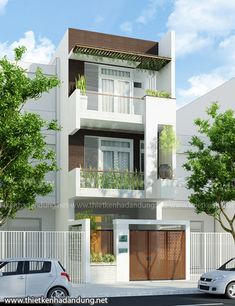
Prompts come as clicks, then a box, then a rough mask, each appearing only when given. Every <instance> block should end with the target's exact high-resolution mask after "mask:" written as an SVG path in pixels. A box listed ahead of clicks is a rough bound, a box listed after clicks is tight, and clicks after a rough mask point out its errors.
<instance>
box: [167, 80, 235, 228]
mask: <svg viewBox="0 0 235 306" xmlns="http://www.w3.org/2000/svg"><path fill="white" fill-rule="evenodd" d="M234 86H235V78H232V79H231V80H229V81H227V82H225V83H224V84H222V85H221V86H219V87H217V88H215V89H213V90H211V91H210V92H208V93H206V94H205V95H203V96H201V97H199V98H197V99H196V100H194V101H192V102H191V103H189V104H187V105H185V106H183V107H181V108H179V109H178V110H177V111H176V122H177V127H176V131H177V137H178V139H179V141H180V144H181V146H180V147H179V148H178V150H177V154H176V164H177V170H176V173H177V180H178V188H177V189H176V197H175V199H174V201H173V207H170V208H167V207H166V208H164V209H163V218H168V219H171V218H173V219H178V218H179V216H182V215H184V217H185V218H186V219H187V220H190V225H191V226H190V228H191V231H194V232H223V229H222V228H221V226H220V224H219V223H218V222H215V221H214V220H213V218H211V217H208V216H207V215H206V214H195V212H194V209H193V207H192V206H191V205H190V203H189V202H188V195H189V191H188V190H187V189H186V188H185V187H184V180H185V177H186V176H187V173H186V171H185V170H184V169H183V168H182V165H183V164H184V163H185V162H186V158H187V154H186V151H187V150H189V149H190V145H189V143H188V142H189V140H190V139H191V137H192V136H193V135H199V134H198V132H197V129H196V127H195V125H194V120H195V119H196V118H207V114H206V108H207V107H209V106H210V105H211V104H212V103H213V102H218V103H219V105H220V112H224V111H226V110H228V109H232V110H234V111H235V104H234V100H235V93H234ZM234 205H235V203H233V204H232V203H231V205H229V206H228V209H229V210H230V209H231V213H232V212H233V213H234V210H235V209H234Z"/></svg>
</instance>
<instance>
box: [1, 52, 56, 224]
mask: <svg viewBox="0 0 235 306" xmlns="http://www.w3.org/2000/svg"><path fill="white" fill-rule="evenodd" d="M25 50H26V49H25V47H18V48H16V49H15V59H16V60H17V61H18V60H20V59H21V57H22V55H23V54H24V52H25ZM58 85H59V80H58V79H57V78H56V77H46V76H44V75H43V73H42V71H41V70H40V69H37V71H36V75H35V77H34V78H30V77H28V76H27V73H26V71H25V70H24V69H22V68H21V67H20V66H18V64H17V62H15V63H12V62H10V61H8V60H7V58H6V57H4V58H2V59H0V199H1V201H2V203H1V206H0V225H2V224H3V223H4V222H5V221H6V220H7V219H8V218H13V217H14V216H15V214H16V212H17V211H18V210H20V209H24V208H30V209H32V208H33V207H34V206H35V202H36V196H38V195H42V196H44V195H47V194H48V193H50V192H51V191H52V190H53V186H52V184H51V183H49V182H47V181H46V180H45V175H46V173H48V172H50V171H55V170H57V166H56V158H55V152H54V151H53V150H50V149H48V147H47V144H46V142H45V137H44V136H43V135H42V133H41V132H42V130H43V129H44V130H45V129H47V130H50V131H52V130H53V131H55V130H58V126H57V123H56V122H55V121H53V122H51V123H50V122H47V121H45V120H43V119H42V118H41V117H40V116H39V115H38V114H35V113H30V112H26V111H24V110H23V107H24V105H25V104H26V102H27V101H28V100H29V99H34V100H35V99H37V98H39V97H40V96H41V94H42V93H43V92H48V91H49V90H50V89H52V88H54V87H55V86H58ZM35 103H36V101H35Z"/></svg>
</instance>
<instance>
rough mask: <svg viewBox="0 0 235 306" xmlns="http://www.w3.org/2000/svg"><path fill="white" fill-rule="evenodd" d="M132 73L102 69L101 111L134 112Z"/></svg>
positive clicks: (100, 83) (100, 84)
mask: <svg viewBox="0 0 235 306" xmlns="http://www.w3.org/2000/svg"><path fill="white" fill-rule="evenodd" d="M132 87H133V85H132V82H131V72H130V71H126V70H122V69H120V70H116V69H111V68H104V67H101V68H100V81H99V88H100V92H101V93H103V95H100V97H99V110H102V111H104V112H118V113H125V114H130V113H132V112H133V105H132V104H133V102H132V100H131V99H130V98H129V97H130V96H131V94H132V91H133V90H132Z"/></svg>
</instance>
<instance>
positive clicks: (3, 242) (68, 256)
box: [0, 231, 85, 284]
mask: <svg viewBox="0 0 235 306" xmlns="http://www.w3.org/2000/svg"><path fill="white" fill-rule="evenodd" d="M84 243H85V241H84V233H83V232H41V231H40V232H36V231H32V232H28V231H27V232H13V231H0V259H4V258H14V257H32V258H37V257H42V258H52V259H53V258H54V259H58V260H60V262H61V263H62V265H63V266H64V267H65V268H66V270H67V271H68V273H69V274H70V277H71V281H72V282H73V283H75V284H79V283H82V282H83V281H84V273H83V267H84V265H83V262H84V258H83V252H82V249H83V248H84Z"/></svg>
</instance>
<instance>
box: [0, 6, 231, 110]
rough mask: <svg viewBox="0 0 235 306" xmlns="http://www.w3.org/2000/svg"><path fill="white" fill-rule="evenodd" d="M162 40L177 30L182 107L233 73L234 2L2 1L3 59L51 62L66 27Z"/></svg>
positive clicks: (0, 48)
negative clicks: (16, 52)
mask: <svg viewBox="0 0 235 306" xmlns="http://www.w3.org/2000/svg"><path fill="white" fill-rule="evenodd" d="M69 27H70V28H77V29H83V30H91V31H97V32H103V33H108V34H113V35H123V36H130V37H135V38H140V39H146V40H154V41H159V40H160V39H161V37H162V36H164V34H165V33H167V32H168V31H170V30H174V31H175V33H176V98H177V105H178V107H180V106H183V105H184V104H186V103H188V102H190V101H193V100H194V99H196V98H197V97H199V96H201V95H203V94H205V93H206V92H208V91H210V90H212V89H213V88H215V87H217V86H219V85H221V84H222V83H224V82H226V81H227V80H229V79H231V78H232V77H234V76H235V0H207V1H199V0H145V1H143V0H117V1H111V0H86V1H84V0H83V1H82V0H0V57H1V56H4V55H7V56H9V57H11V56H12V53H13V52H12V50H13V49H14V48H15V47H16V46H17V45H25V46H26V47H27V54H26V55H25V58H24V60H25V61H30V62H31V61H32V62H39V63H48V62H49V61H50V58H51V56H52V54H53V52H54V51H55V49H56V46H57V45H58V43H59V42H60V40H61V38H62V37H63V35H64V33H65V31H66V29H67V28H69Z"/></svg>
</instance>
